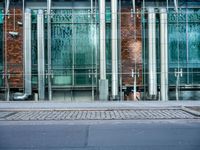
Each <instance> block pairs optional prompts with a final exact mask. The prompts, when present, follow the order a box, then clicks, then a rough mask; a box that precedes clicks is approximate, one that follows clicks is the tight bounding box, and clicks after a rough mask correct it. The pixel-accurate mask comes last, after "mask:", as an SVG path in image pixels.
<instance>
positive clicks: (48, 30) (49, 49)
mask: <svg viewBox="0 0 200 150" xmlns="http://www.w3.org/2000/svg"><path fill="white" fill-rule="evenodd" d="M47 20H48V21H47V34H48V35H47V37H48V40H47V48H48V98H49V100H52V88H51V77H52V71H51V0H47Z"/></svg>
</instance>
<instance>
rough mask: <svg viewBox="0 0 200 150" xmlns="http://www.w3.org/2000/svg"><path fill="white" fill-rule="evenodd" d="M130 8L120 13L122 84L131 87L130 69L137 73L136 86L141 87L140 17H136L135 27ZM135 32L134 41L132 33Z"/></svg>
mask: <svg viewBox="0 0 200 150" xmlns="http://www.w3.org/2000/svg"><path fill="white" fill-rule="evenodd" d="M130 12H131V8H123V9H122V12H121V40H122V42H121V48H122V49H121V59H122V73H123V75H122V83H123V85H127V86H130V85H133V78H132V76H131V75H132V74H131V72H132V69H134V66H135V62H136V68H137V70H138V71H139V74H140V76H139V78H138V79H137V85H142V39H141V15H136V27H134V17H133V15H131V13H130ZM135 31H136V40H134V32H135Z"/></svg>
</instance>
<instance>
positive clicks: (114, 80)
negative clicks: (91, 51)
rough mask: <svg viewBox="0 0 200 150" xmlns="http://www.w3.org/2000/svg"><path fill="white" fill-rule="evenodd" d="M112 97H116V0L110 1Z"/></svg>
mask: <svg viewBox="0 0 200 150" xmlns="http://www.w3.org/2000/svg"><path fill="white" fill-rule="evenodd" d="M111 15H112V22H111V25H112V28H111V36H112V37H111V39H112V98H113V99H118V49H117V0H112V1H111Z"/></svg>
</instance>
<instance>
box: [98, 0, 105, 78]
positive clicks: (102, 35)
mask: <svg viewBox="0 0 200 150" xmlns="http://www.w3.org/2000/svg"><path fill="white" fill-rule="evenodd" d="M99 1H100V4H99V16H100V79H106V21H105V11H106V10H105V0H99Z"/></svg>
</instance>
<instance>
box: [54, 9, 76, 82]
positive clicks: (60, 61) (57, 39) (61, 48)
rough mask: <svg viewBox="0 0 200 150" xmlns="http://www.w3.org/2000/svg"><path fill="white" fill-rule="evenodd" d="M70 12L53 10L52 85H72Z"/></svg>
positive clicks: (71, 26)
mask: <svg viewBox="0 0 200 150" xmlns="http://www.w3.org/2000/svg"><path fill="white" fill-rule="evenodd" d="M72 28H73V25H72V10H53V16H52V25H51V32H52V33H51V34H52V36H51V46H52V47H51V50H52V52H51V54H52V69H53V74H54V76H53V85H71V84H72V61H73V60H72V58H73V57H72V38H73V37H72V32H73V31H72V30H73V29H72Z"/></svg>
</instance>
